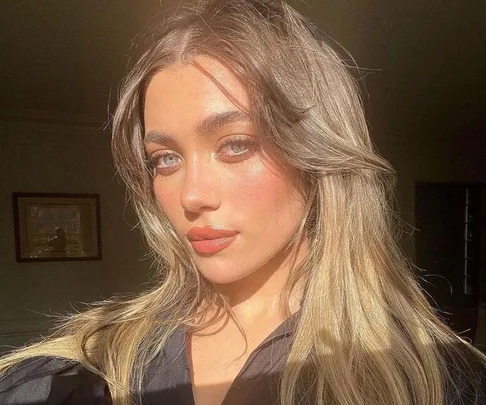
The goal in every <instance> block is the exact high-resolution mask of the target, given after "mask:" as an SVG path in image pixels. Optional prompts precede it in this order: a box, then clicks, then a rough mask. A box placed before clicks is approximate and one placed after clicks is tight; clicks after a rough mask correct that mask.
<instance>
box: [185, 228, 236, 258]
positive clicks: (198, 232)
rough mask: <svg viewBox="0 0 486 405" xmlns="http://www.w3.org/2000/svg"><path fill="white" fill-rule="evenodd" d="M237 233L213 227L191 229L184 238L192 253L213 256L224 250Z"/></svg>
mask: <svg viewBox="0 0 486 405" xmlns="http://www.w3.org/2000/svg"><path fill="white" fill-rule="evenodd" d="M237 234H238V232H237V231H234V230H228V229H215V228H213V227H209V226H208V227H204V228H192V229H191V230H190V231H189V232H187V234H186V236H187V239H188V240H189V242H190V243H191V245H192V248H193V249H194V251H195V252H196V253H198V254H200V255H213V254H216V253H218V252H220V251H221V250H223V249H226V248H227V247H228V246H229V245H231V243H232V242H233V241H234V240H235V239H236V236H237Z"/></svg>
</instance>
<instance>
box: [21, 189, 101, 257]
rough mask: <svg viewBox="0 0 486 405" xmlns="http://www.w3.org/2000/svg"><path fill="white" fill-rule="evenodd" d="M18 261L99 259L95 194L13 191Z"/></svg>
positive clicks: (97, 205)
mask: <svg viewBox="0 0 486 405" xmlns="http://www.w3.org/2000/svg"><path fill="white" fill-rule="evenodd" d="M13 211H14V224H15V247H16V255H17V261H18V262H40V261H42V262H44V261H61V260H101V237H100V235H101V230H100V203H99V195H98V194H39V193H13Z"/></svg>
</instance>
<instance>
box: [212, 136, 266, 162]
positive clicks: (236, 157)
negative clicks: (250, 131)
mask: <svg viewBox="0 0 486 405" xmlns="http://www.w3.org/2000/svg"><path fill="white" fill-rule="evenodd" d="M256 146H257V141H256V140H255V138H254V137H251V136H241V135H238V136H236V137H228V138H224V139H223V140H222V141H221V142H220V144H219V145H218V153H217V156H218V158H219V159H220V160H222V161H224V162H228V163H231V162H239V161H242V160H245V159H246V158H248V157H250V156H251V155H252V154H253V152H254V151H255V150H256Z"/></svg>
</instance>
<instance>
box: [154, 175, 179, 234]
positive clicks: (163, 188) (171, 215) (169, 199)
mask: <svg viewBox="0 0 486 405" xmlns="http://www.w3.org/2000/svg"><path fill="white" fill-rule="evenodd" d="M154 193H155V197H156V198H157V201H158V202H159V206H160V208H161V209H162V211H164V213H165V215H167V218H168V219H169V221H170V222H171V223H172V224H174V225H176V224H177V218H178V217H179V216H180V215H179V212H180V211H181V204H180V194H179V192H178V191H177V190H176V188H175V187H167V185H164V184H161V183H157V182H155V183H154Z"/></svg>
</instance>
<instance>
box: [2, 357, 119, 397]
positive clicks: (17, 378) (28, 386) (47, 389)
mask: <svg viewBox="0 0 486 405" xmlns="http://www.w3.org/2000/svg"><path fill="white" fill-rule="evenodd" d="M106 392H107V386H106V383H105V382H104V381H103V379H102V378H101V377H99V376H97V375H96V374H94V373H92V372H90V371H88V370H87V369H86V368H84V367H83V366H81V365H80V364H79V363H76V362H73V361H68V360H64V359H58V358H51V357H35V358H32V359H29V360H26V361H23V362H21V363H20V364H18V365H17V366H14V367H13V368H12V369H11V370H10V371H8V372H7V374H6V375H5V376H4V377H3V378H2V379H1V380H0V404H1V405H109V404H110V403H111V401H110V400H109V399H108V398H109V396H107V395H106Z"/></svg>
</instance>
